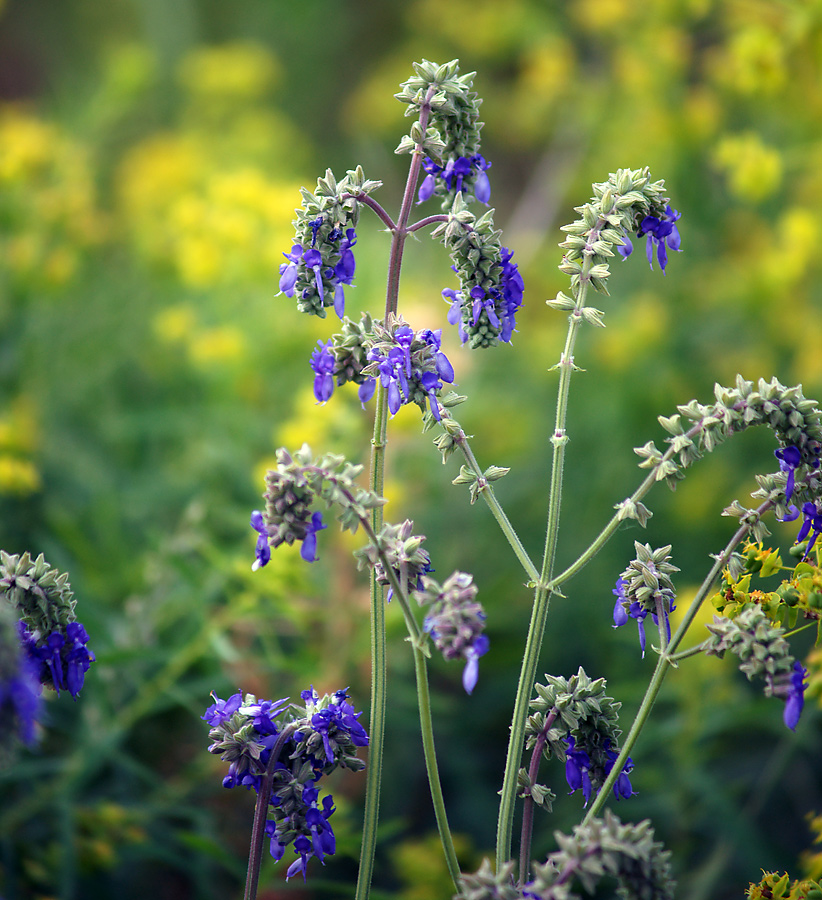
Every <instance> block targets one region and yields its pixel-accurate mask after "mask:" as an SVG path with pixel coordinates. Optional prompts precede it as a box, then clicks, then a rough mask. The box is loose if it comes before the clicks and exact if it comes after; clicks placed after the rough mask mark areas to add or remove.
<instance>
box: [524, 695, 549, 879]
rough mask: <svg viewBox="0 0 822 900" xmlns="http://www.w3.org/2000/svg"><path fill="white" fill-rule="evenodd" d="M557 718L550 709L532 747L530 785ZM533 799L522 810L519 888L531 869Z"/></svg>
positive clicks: (530, 798)
mask: <svg viewBox="0 0 822 900" xmlns="http://www.w3.org/2000/svg"><path fill="white" fill-rule="evenodd" d="M556 717H557V711H556V709H552V710H551V712H550V713H548V718H547V719H546V720H545V725H543V727H542V731H540V733H539V735H538V736H537V742H536V744H535V745H534V752H533V753H532V754H531V764H530V765H529V766H528V780H529V782H530V783H531V784H536V781H537V775H538V774H539V764H540V760H541V758H542V750H543V748H544V747H545V741H546V739H547V734H548V731H549V729H550V728H551V726H552V725H553V724H554V720H555V719H556ZM534 805H535V804H534V798H533V797H532V796H531V795H530V794H529V795H528V796H527V797H526V798H525V802H524V804H523V808H522V836H521V837H520V842H519V883H520V887H521V886H522V884H523V883H524V881H525V878H526V875H527V874H528V870H529V869H530V868H531V838H532V837H533V833H534Z"/></svg>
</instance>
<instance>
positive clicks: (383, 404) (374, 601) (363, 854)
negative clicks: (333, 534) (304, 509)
mask: <svg viewBox="0 0 822 900" xmlns="http://www.w3.org/2000/svg"><path fill="white" fill-rule="evenodd" d="M387 423H388V396H387V393H386V391H385V390H384V389H383V387H382V385H379V387H378V388H377V398H376V412H375V414H374V433H373V437H372V440H371V471H370V478H369V488H370V489H371V490H372V491H373V492H374V493H375V494H377V495H378V496H380V497H382V496H383V489H384V482H385V444H386V432H387ZM382 521H383V514H382V507H381V506H377V507H374V509H372V510H371V523H370V524H371V528H372V531H373V533H375V534H376V533H378V532H379V530H380V528H381V527H382ZM384 593H385V592H384V591H383V587H382V585H381V584H378V583H377V576H376V573H375V572H374V570H373V569H372V570H371V717H370V720H369V729H368V766H367V768H366V780H365V809H364V812H363V831H362V844H361V846H360V868H359V872H358V875H357V889H356V894H355V897H356V900H366V898H367V897H368V893H369V890H370V888H371V879H372V877H373V875H374V857H375V855H376V852H377V823H378V821H379V814H380V786H381V784H382V761H383V746H384V743H385V697H386V681H387V677H386V655H385V597H384Z"/></svg>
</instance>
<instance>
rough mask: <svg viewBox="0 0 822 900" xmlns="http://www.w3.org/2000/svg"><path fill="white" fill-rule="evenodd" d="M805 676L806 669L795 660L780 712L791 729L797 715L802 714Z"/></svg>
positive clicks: (793, 726)
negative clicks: (783, 704)
mask: <svg viewBox="0 0 822 900" xmlns="http://www.w3.org/2000/svg"><path fill="white" fill-rule="evenodd" d="M807 676H808V670H807V669H805V668H803V666H802V664H801V663H800V662H795V663H794V664H793V673H792V674H791V679H790V683H789V686H788V696H787V698H786V701H785V709H784V711H783V713H782V721H783V722H784V723H785V725H786V726H787V727H788V728H790V729H791V731H794V730H795V728H796V726H797V723H798V722H799V717H800V716H801V715H802V707H803V706H804V705H805V688H806V687H807V685H806V684H804V680H805V678H807Z"/></svg>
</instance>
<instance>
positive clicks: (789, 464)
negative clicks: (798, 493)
mask: <svg viewBox="0 0 822 900" xmlns="http://www.w3.org/2000/svg"><path fill="white" fill-rule="evenodd" d="M773 455H774V456H775V457H776V458H777V459H778V460H779V470H780V472H786V473H787V475H788V480H787V481H786V483H785V502H786V503H788V502H789V501H790V499H791V496H792V495H793V489H794V482H795V479H796V470H797V468H799V466H800V465H801V463H802V453H801V451H800V449H799V448H798V447H794V446H793V445H789V446H788V447H784V448H782V449H781V450H774V452H773Z"/></svg>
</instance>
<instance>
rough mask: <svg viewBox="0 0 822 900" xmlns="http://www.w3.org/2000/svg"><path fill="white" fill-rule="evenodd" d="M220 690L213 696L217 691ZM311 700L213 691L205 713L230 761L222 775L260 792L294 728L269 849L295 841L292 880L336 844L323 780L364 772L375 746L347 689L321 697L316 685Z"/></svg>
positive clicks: (230, 783)
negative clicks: (342, 771) (274, 755)
mask: <svg viewBox="0 0 822 900" xmlns="http://www.w3.org/2000/svg"><path fill="white" fill-rule="evenodd" d="M212 696H214V695H212ZM300 696H301V698H302V700H303V703H304V706H298V705H296V704H290V703H289V702H288V700H287V699H283V700H277V701H275V702H273V703H272V702H271V701H268V700H257V698H256V697H254V696H253V695H252V694H246V695H245V697H243V695H242V694H241V693H240V692H237V693H236V694H233V695H232V696H231V697H229V698H228V699H227V700H221V699H220V698H219V697H217V696H214V703H213V704H212V705H211V706H210V707H209V708H208V709H207V710H206V712H205V715H204V716H202V718H203V720H204V721H205V722H207V723H208V724H209V725H210V726H211V730H210V731H209V738H210V739H211V741H212V743H211V745H210V746H209V748H208V749H209V752H211V753H216V754H219V755H220V758H221V759H223V760H224V761H226V762H228V763H229V770H228V775H226V777H225V778H224V779H223V786H224V787H226V788H233V787H240V786H242V787H245V788H253V789H254V791H255V792H259V790H260V786H261V783H262V776H263V774H264V773H265V771H266V767H267V766H268V765H269V763H270V761H271V752H272V750H273V749H274V745H275V744H276V743H277V740H278V738H279V737H280V736H281V735H282V734H283V732H284V731H285V729H286V728H289V729H290V730H291V733H290V734H289V735H288V737H287V739H286V740H285V744H284V746H283V748H282V750H281V751H280V753H279V758H278V759H277V760H276V761H275V763H274V770H273V778H272V791H271V800H270V808H269V811H268V815H269V816H270V817H271V818H269V819H268V820H267V822H266V829H265V830H266V834H268V835H269V838H270V852H271V856H272V857H273V858H274V859H275V860H280V859H282V857H283V854H284V853H285V850H286V847H288V846H289V844H291V845H293V848H294V852H295V854H296V855H297V859H295V860H294V862H293V863H291V865H290V866H289V867H288V871H287V873H286V880H287V879H289V878H291V877H292V876H294V875H297V874H302V876H303V878H305V876H306V870H307V866H308V861H309V859H311V857H312V856H313V857H316V858H317V859H319V860H320V862H324V859H325V857H326V856H332V855H333V854H334V852H335V850H336V840H335V837H334V831H333V829H332V827H331V823H330V821H329V820H330V818H331V815H332V814H333V813H334V811H335V807H334V799H333V797H332V796H331V795H330V794H326V795H325V796H324V797H323V798H322V800H320V793H319V789H318V783H319V781H320V779H321V778H322V777H324V776H325V775H328V774H330V773H331V772H333V771H334V770H335V769H336V768H338V767H341V768H346V769H350V770H352V771H355V772H356V771H360V770H361V769H362V768H364V766H365V763H364V762H363V761H362V760H361V759H359V758H358V757H357V756H356V751H357V748H358V747H367V746H368V735H367V734H366V732H365V729H364V728H363V727H362V725H361V724H360V722H359V718H360V716H361V715H362V713H358V712H356V711H355V709H354V707H353V706H352V705H351V703H349V701H348V691H347V690H340V691H336V692H335V693H333V694H326V695H324V696H323V697H322V698H321V697H320V696H319V695H318V694H317V692H316V691H315V690H314V689H313V687H312V688H310V689H309V690H306V691H303V692H302V694H301V695H300Z"/></svg>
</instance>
